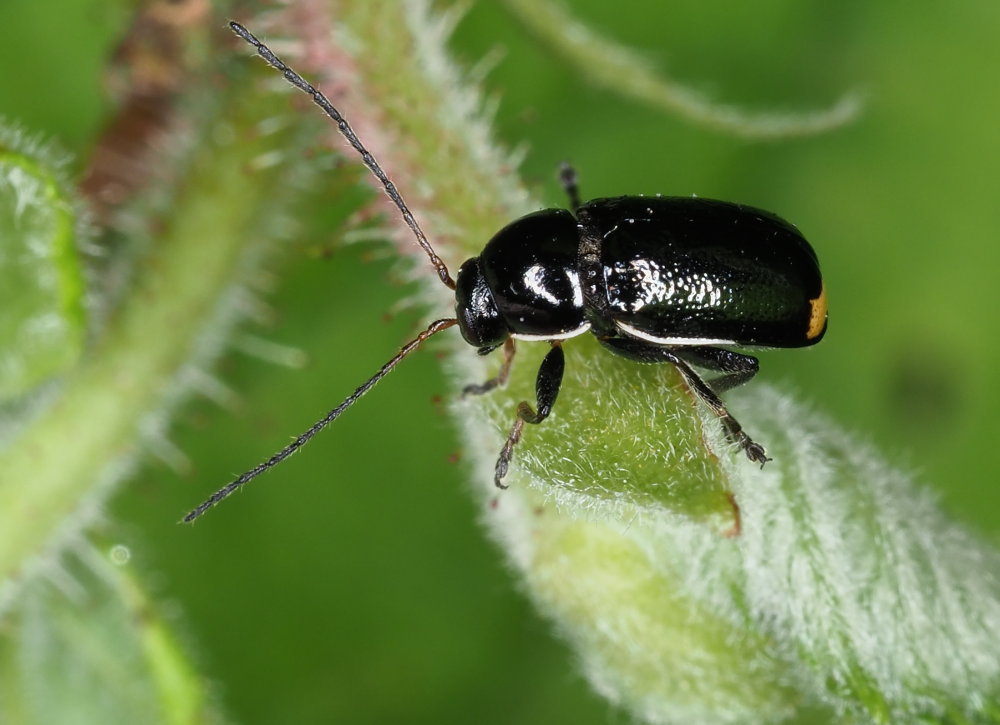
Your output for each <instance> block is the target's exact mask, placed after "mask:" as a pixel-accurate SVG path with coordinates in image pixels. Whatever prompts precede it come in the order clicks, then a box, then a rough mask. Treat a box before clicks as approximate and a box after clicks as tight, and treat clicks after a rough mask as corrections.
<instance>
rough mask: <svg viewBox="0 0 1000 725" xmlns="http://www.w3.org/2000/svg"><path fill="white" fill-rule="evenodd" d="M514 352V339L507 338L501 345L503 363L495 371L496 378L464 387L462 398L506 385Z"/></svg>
mask: <svg viewBox="0 0 1000 725" xmlns="http://www.w3.org/2000/svg"><path fill="white" fill-rule="evenodd" d="M516 351H517V350H516V349H515V347H514V338H513V337H508V338H507V341H506V342H504V344H503V362H502V363H500V370H498V371H497V374H496V377H492V378H490V379H489V380H487V381H486V382H485V383H479V384H476V383H473V384H472V385H466V386H465V387H464V388H462V397H463V398H464V397H465V396H466V395H483V394H484V393H488V392H490V391H491V390H493V388H497V387H500V388H502V387H503V386H504V385H506V384H507V378H508V376H509V375H510V364H511V362H512V361H513V360H514V353H515V352H516Z"/></svg>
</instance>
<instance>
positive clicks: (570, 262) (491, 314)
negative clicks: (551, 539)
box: [184, 23, 827, 522]
mask: <svg viewBox="0 0 1000 725" xmlns="http://www.w3.org/2000/svg"><path fill="white" fill-rule="evenodd" d="M230 27H231V28H232V30H233V31H234V32H235V33H236V34H237V35H239V36H240V37H241V38H242V39H243V40H245V41H246V42H248V43H250V44H251V45H252V46H254V47H255V48H256V49H257V53H258V54H259V55H260V56H261V57H262V58H264V60H266V61H267V62H268V63H270V64H271V65H272V66H273V67H274V68H276V69H277V70H279V71H280V72H281V73H282V74H283V75H284V77H285V79H286V80H288V81H289V82H290V83H292V84H293V85H295V86H296V87H298V88H299V89H301V90H303V91H305V92H306V93H308V94H309V95H310V96H311V97H312V99H313V101H314V102H315V103H316V104H317V105H318V106H319V107H320V108H321V109H323V111H324V112H325V113H326V114H327V115H328V116H329V117H330V118H331V119H333V120H334V122H336V124H337V126H338V128H339V129H340V132H341V133H342V134H343V135H344V137H345V138H346V139H347V140H348V142H349V143H350V144H351V145H352V146H353V147H354V148H355V149H356V150H357V151H358V153H360V154H361V158H362V160H363V161H364V163H365V165H366V166H367V167H368V168H369V170H371V172H372V173H373V174H374V175H375V176H376V177H377V178H378V180H379V181H380V182H381V183H382V185H383V186H384V187H385V191H386V193H387V194H388V195H389V198H390V199H392V201H393V203H394V204H395V205H396V207H398V209H399V211H400V213H401V214H402V216H403V219H404V220H405V221H406V223H407V225H408V226H409V227H410V229H411V230H412V231H413V233H414V235H415V236H416V238H417V242H418V243H419V244H420V246H421V248H422V249H423V250H424V252H425V253H426V254H427V256H428V258H429V259H430V261H431V264H432V265H433V266H434V269H435V271H436V272H437V274H438V277H439V278H440V279H441V282H442V283H443V284H445V285H446V286H447V287H449V288H450V289H453V290H455V298H456V303H455V315H456V316H455V317H454V318H444V319H440V320H436V321H435V322H433V323H431V324H430V325H429V326H428V327H427V329H426V330H424V331H423V332H421V333H420V335H418V336H417V337H416V338H415V339H413V340H411V341H410V342H409V343H407V344H406V345H405V346H403V348H402V349H401V350H400V351H399V353H397V354H396V356H395V357H393V358H392V359H391V360H389V361H388V362H387V363H386V364H385V365H383V366H382V368H381V369H380V370H379V371H378V372H377V373H376V374H375V375H374V376H373V377H372V378H370V379H369V380H368V381H367V382H365V383H364V384H363V385H361V386H360V387H359V388H358V389H357V390H355V391H354V392H353V393H352V394H351V395H350V396H348V398H347V399H346V400H344V401H343V402H342V403H341V404H340V405H338V406H337V407H336V408H334V409H333V410H331V411H330V412H329V413H327V415H326V416H324V417H323V418H322V419H320V420H319V421H317V422H316V423H315V424H313V426H312V427H311V428H309V429H308V430H307V431H305V432H304V433H302V434H301V435H300V436H298V437H297V438H296V439H295V440H294V441H293V442H292V443H290V444H289V445H288V446H286V447H285V448H283V449H282V450H281V451H279V452H278V453H276V454H275V455H273V456H272V457H271V458H269V459H268V460H266V461H264V462H263V463H261V464H259V465H258V466H256V467H254V468H252V469H250V470H249V471H247V472H246V473H244V474H243V475H241V476H240V477H238V478H237V479H235V480H234V481H232V482H231V483H229V484H228V485H226V486H225V487H223V488H222V489H220V490H219V491H217V492H216V493H215V494H213V495H212V496H211V497H210V498H208V499H207V500H206V501H205V502H204V503H202V504H201V505H199V506H198V507H197V508H195V509H194V510H193V511H191V512H190V513H189V514H188V515H187V516H185V517H184V521H186V522H190V521H193V520H194V519H196V518H198V517H199V516H201V515H202V514H203V513H205V511H207V510H208V509H209V508H211V507H212V506H214V505H215V504H217V503H218V502H219V501H221V500H222V499H224V498H226V497H227V496H228V495H229V494H231V493H232V492H233V491H235V490H237V489H238V488H239V487H240V486H242V485H243V484H245V483H247V482H248V481H250V480H251V479H253V478H255V477H256V476H258V475H259V474H261V473H263V472H264V471H266V470H268V469H269V468H272V467H273V466H275V465H277V464H278V463H280V462H281V461H283V460H284V459H285V458H287V457H288V456H290V455H291V454H292V453H294V452H295V451H297V450H298V449H299V448H301V447H302V446H303V445H305V443H306V442H308V441H309V440H310V439H311V438H312V437H313V436H314V435H316V434H317V433H318V432H319V431H320V430H322V429H323V428H325V427H326V426H327V425H329V424H330V423H332V422H333V421H334V420H336V419H337V418H338V417H339V416H340V414H341V413H343V412H344V411H345V410H347V408H349V407H350V406H351V405H353V404H354V403H355V402H356V401H357V400H358V398H360V397H361V396H362V395H364V394H365V393H366V392H368V391H369V390H370V389H371V388H372V387H374V386H375V384H376V383H378V382H379V381H380V380H381V379H382V378H383V377H385V376H386V375H387V374H388V373H389V372H390V371H391V370H392V369H393V368H394V367H395V366H396V365H397V364H398V363H399V362H400V361H401V360H402V359H403V358H404V357H406V356H407V355H408V354H409V353H410V352H412V351H413V350H414V349H416V348H417V347H418V346H419V345H420V344H421V343H423V342H424V340H426V339H427V338H429V337H431V336H432V335H434V334H436V333H438V332H440V331H441V330H445V329H447V328H449V327H453V326H454V325H458V327H459V330H460V331H461V333H462V337H463V338H465V341H466V342H468V343H469V344H470V345H472V346H474V347H476V348H478V352H479V354H481V355H485V354H487V353H489V352H492V351H493V350H496V349H497V348H498V347H500V346H503V348H504V357H503V363H502V365H501V367H500V371H499V373H498V374H497V376H496V377H494V378H492V379H490V380H488V381H486V382H485V383H483V384H481V385H470V386H468V387H466V388H465V390H464V394H482V393H485V392H488V391H490V390H492V389H493V388H495V387H497V386H498V385H503V384H504V382H505V381H506V379H507V376H508V373H509V372H510V366H511V361H512V360H513V357H514V351H515V346H514V341H515V340H539V341H546V342H548V343H549V344H550V345H551V348H552V349H551V350H550V351H549V352H548V354H547V355H546V356H545V358H544V360H543V361H542V364H541V367H540V368H539V370H538V377H537V381H536V384H535V395H536V398H537V410H535V409H534V408H532V407H531V405H530V404H529V403H528V402H526V401H522V402H521V403H520V405H518V408H517V417H516V419H515V421H514V424H513V426H512V427H511V430H510V433H509V434H508V436H507V441H506V443H505V444H504V446H503V449H502V450H501V451H500V456H499V458H498V459H497V464H496V474H495V477H494V482H495V483H496V485H497V486H498V487H499V488H506V486H505V485H504V484H503V478H504V476H505V475H506V474H507V469H508V466H509V465H510V460H511V456H512V454H513V450H514V446H515V445H516V444H517V442H518V441H519V440H520V438H521V432H522V428H523V427H524V424H525V423H541V422H542V421H543V420H545V419H546V418H547V417H548V416H549V414H550V413H551V411H552V406H553V405H554V404H555V401H556V397H557V396H558V394H559V386H560V384H561V382H562V376H563V369H564V355H563V349H562V341H563V340H565V339H567V338H570V337H575V336H577V335H581V334H583V333H585V332H588V331H589V332H591V333H592V334H594V335H595V336H596V337H597V339H598V341H599V342H600V343H601V344H602V345H603V346H604V347H606V348H608V349H609V350H610V351H611V352H613V353H615V354H617V355H622V356H624V357H627V358H629V359H631V360H635V361H637V362H642V363H664V362H666V363H671V364H673V365H674V366H675V367H676V368H677V370H678V371H679V372H680V373H681V375H682V377H683V378H684V380H685V381H686V382H687V384H688V386H689V387H690V388H691V389H692V390H693V391H694V392H695V393H697V395H698V396H699V397H700V398H701V399H702V400H703V401H705V403H707V404H708V405H709V407H711V408H712V410H713V411H715V413H716V415H718V416H719V419H720V420H721V422H722V425H723V427H724V430H725V432H726V434H727V436H728V437H729V439H730V440H732V441H733V442H734V443H736V444H738V445H739V446H740V447H741V448H742V449H743V451H744V452H745V453H746V455H747V457H748V458H749V459H750V460H751V461H754V462H757V463H760V464H761V465H763V464H764V463H766V462H767V461H768V460H770V459H768V458H767V454H766V452H765V450H764V447H763V446H761V445H760V444H758V443H755V442H754V441H753V440H751V438H750V437H749V436H748V435H747V434H746V433H745V432H744V431H743V429H742V427H741V426H740V424H739V423H737V422H736V420H735V419H734V418H733V416H732V415H730V414H729V412H728V411H727V410H726V406H725V404H724V403H723V402H722V400H721V399H720V398H719V396H718V393H719V392H722V391H725V390H728V389H729V388H732V387H734V386H737V385H740V384H742V383H745V382H747V381H748V380H750V379H751V378H752V377H753V376H754V375H755V374H756V373H757V369H758V364H757V359H756V358H753V357H751V356H749V355H743V354H740V353H736V352H732V351H730V350H726V349H724V348H721V347H717V346H718V345H737V346H740V345H751V346H757V347H804V346H806V345H813V344H815V343H817V342H819V341H820V339H822V337H823V334H824V333H825V332H826V320H827V308H826V292H825V289H824V287H823V281H822V278H821V276H820V272H819V264H818V262H817V261H816V254H815V253H814V252H813V250H812V248H811V247H810V246H809V243H808V242H806V240H805V239H804V238H803V237H802V235H801V234H799V232H798V230H796V229H795V227H793V226H792V225H791V224H789V223H788V222H786V221H784V220H782V219H780V218H779V217H777V216H775V215H774V214H770V213H769V212H766V211H761V210H760V209H755V208H753V207H749V206H742V205H739V204H732V203H730V202H725V201H714V200H711V199H698V198H693V197H692V198H688V197H643V196H623V197H617V198H613V199H593V200H591V201H589V202H587V203H585V204H581V203H580V198H579V193H578V190H577V181H576V175H575V173H574V172H573V170H572V169H571V168H570V167H568V166H564V167H563V168H562V170H561V174H560V177H561V181H562V184H563V187H564V188H565V189H566V192H567V194H568V195H569V199H570V206H571V208H572V211H567V210H565V209H544V210H542V211H537V212H534V213H532V214H528V215H527V216H524V217H521V218H520V219H517V220H515V221H513V222H511V223H510V224H508V225H507V226H506V227H504V228H503V229H501V230H500V231H499V232H497V234H496V235H494V237H493V238H492V239H491V240H490V241H489V242H488V243H487V244H486V246H485V247H484V248H483V251H482V253H481V254H480V255H479V256H478V257H474V258H472V259H469V260H468V261H466V262H465V263H464V264H463V265H462V266H461V268H460V269H459V271H458V278H457V280H453V279H452V277H451V274H450V273H449V272H448V268H447V267H446V266H445V264H444V262H443V261H442V260H441V258H440V257H438V255H437V254H436V253H435V252H434V249H433V248H432V247H431V245H430V243H429V242H428V241H427V238H426V236H424V233H423V231H421V229H420V226H419V225H418V224H417V222H416V220H415V219H414V217H413V215H412V214H411V213H410V210H409V208H408V207H407V206H406V203H405V202H404V201H403V199H402V197H401V196H400V194H399V192H398V191H397V190H396V187H395V186H394V185H393V183H392V182H391V181H390V180H389V178H388V176H387V175H386V174H385V172H384V171H383V170H382V168H381V167H380V166H379V164H378V162H377V161H376V160H375V158H374V157H373V156H372V155H371V153H369V151H368V150H367V149H366V148H365V146H364V145H363V144H362V143H361V141H360V140H359V139H358V137H357V135H355V133H354V131H353V130H352V129H351V127H350V125H349V124H348V123H347V121H346V120H345V119H344V117H343V116H341V115H340V113H339V111H337V109H336V108H334V107H333V105H332V104H331V103H330V101H329V100H328V99H327V98H326V96H324V95H323V94H322V93H320V92H319V91H318V90H316V89H315V88H314V87H313V86H311V85H310V84H309V83H307V82H306V81H305V80H304V79H303V78H302V77H301V76H300V75H299V74H298V73H296V72H295V71H293V70H292V69H290V68H289V67H288V66H287V65H285V64H284V63H283V62H282V61H281V60H280V59H279V58H278V57H277V56H275V55H274V53H272V52H271V50H270V49H269V48H268V47H267V46H265V45H264V44H263V43H261V42H260V41H259V40H257V38H256V37H254V36H253V35H252V34H251V33H250V32H249V31H248V30H247V29H246V28H244V27H243V26H241V25H239V24H238V23H230ZM692 365H697V366H699V367H702V368H705V369H708V370H711V371H715V372H719V373H721V375H719V376H718V377H716V378H715V379H713V380H712V381H711V384H709V383H708V382H706V381H705V380H703V379H702V378H701V377H700V376H699V375H698V373H697V372H695V370H694V368H693V367H692Z"/></svg>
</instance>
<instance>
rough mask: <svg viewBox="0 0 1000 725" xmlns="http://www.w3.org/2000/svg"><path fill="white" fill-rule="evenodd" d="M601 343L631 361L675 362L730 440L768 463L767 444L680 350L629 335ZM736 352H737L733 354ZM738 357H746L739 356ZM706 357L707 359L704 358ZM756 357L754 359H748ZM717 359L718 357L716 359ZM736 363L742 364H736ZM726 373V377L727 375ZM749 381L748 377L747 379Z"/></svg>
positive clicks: (754, 460)
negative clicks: (750, 430)
mask: <svg viewBox="0 0 1000 725" xmlns="http://www.w3.org/2000/svg"><path fill="white" fill-rule="evenodd" d="M598 339H599V341H600V342H601V344H602V345H604V346H605V347H607V348H609V349H611V350H613V351H614V352H616V353H618V354H619V355H622V356H624V357H627V358H629V359H631V360H635V361H637V362H646V363H662V362H669V363H673V365H674V367H676V368H677V370H678V371H679V372H680V374H681V376H682V377H683V378H684V381H685V382H686V383H687V384H688V387H689V388H691V390H693V391H694V392H695V393H697V394H698V397H699V398H701V399H702V400H703V401H705V403H706V404H707V405H708V407H710V408H711V409H712V410H713V411H715V414H716V415H717V416H719V420H720V421H721V422H722V427H723V428H724V429H725V431H726V435H727V436H728V437H729V439H730V440H731V441H733V442H734V443H736V444H738V445H739V446H740V448H742V449H743V452H744V453H746V454H747V458H749V459H750V460H751V461H753V462H755V463H759V464H760V465H761V467H763V466H764V464H765V463H767V462H768V461H769V460H771V459H770V458H768V457H767V451H766V450H764V446H762V445H761V444H760V443H755V442H754V441H753V440H752V439H751V438H750V436H748V435H747V434H746V433H745V432H744V430H743V426H741V425H740V424H739V422H738V421H737V420H736V418H734V417H733V416H732V414H730V412H729V411H728V410H726V404H725V403H723V402H722V399H721V398H720V397H719V396H718V395H717V394H716V392H715V391H714V390H712V387H711V386H710V385H709V384H708V383H706V382H705V381H704V380H702V379H701V378H700V377H699V376H698V373H696V372H695V371H694V369H692V367H691V366H690V365H689V364H688V363H687V362H685V361H684V360H683V359H682V358H681V356H680V353H679V351H678V350H676V349H672V348H666V347H654V346H652V345H650V344H649V343H646V342H644V341H642V340H633V339H631V338H626V337H611V338H603V339H602V338H598ZM691 349H693V348H688V349H687V350H686V352H688V353H690V351H691ZM700 349H701V350H706V349H709V348H700ZM733 355H736V353H733ZM738 357H747V358H749V356H743V355H740V356H738ZM703 359H704V358H703ZM749 359H751V360H752V359H753V358H749ZM716 361H717V360H716ZM754 363H756V360H754ZM736 364H737V365H738V364H739V363H736ZM709 367H711V365H709ZM741 374H743V375H745V374H746V372H744V373H739V372H736V373H735V375H737V376H740V375H741ZM725 377H727V376H723V378H725ZM746 379H747V380H748V379H749V377H747V378H746Z"/></svg>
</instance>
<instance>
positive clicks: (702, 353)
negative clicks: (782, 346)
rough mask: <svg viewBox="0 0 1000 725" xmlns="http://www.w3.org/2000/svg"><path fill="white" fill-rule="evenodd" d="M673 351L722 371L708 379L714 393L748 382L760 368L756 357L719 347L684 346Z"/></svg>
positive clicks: (707, 367) (703, 365)
mask: <svg viewBox="0 0 1000 725" xmlns="http://www.w3.org/2000/svg"><path fill="white" fill-rule="evenodd" d="M674 352H675V353H676V354H677V356H678V357H680V358H682V359H684V360H687V361H688V362H689V363H692V364H693V365H700V366H701V367H703V368H706V369H708V370H714V371H716V372H720V373H723V374H722V375H720V376H719V377H717V378H713V379H712V380H711V381H709V385H710V386H711V387H712V390H714V391H715V392H716V393H724V392H726V391H727V390H732V389H733V388H736V387H739V386H740V385H743V383H746V382H749V381H750V380H751V379H752V378H753V377H754V376H755V375H756V374H757V371H758V370H759V369H760V364H759V363H758V362H757V358H755V357H752V356H751V355H741V354H740V353H738V352H733V351H732V350H726V349H724V348H721V347H701V346H696V347H685V348H678V349H675V350H674Z"/></svg>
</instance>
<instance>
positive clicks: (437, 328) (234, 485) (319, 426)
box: [183, 318, 458, 524]
mask: <svg viewBox="0 0 1000 725" xmlns="http://www.w3.org/2000/svg"><path fill="white" fill-rule="evenodd" d="M457 322H458V320H456V319H455V318H445V319H441V320H435V321H434V322H432V323H431V324H430V326H429V327H428V328H427V329H426V330H424V331H423V332H421V333H420V334H419V335H417V336H416V337H415V338H413V339H412V340H410V341H409V342H408V343H406V344H405V345H403V347H402V349H401V350H400V351H399V352H398V353H396V355H395V356H394V357H393V358H392V359H391V360H389V362H387V363H386V364H385V365H383V366H382V367H381V369H380V370H379V371H378V372H377V373H375V374H374V375H373V376H372V377H371V378H369V379H368V381H367V382H365V383H364V384H363V385H361V387H359V388H358V389H357V390H355V391H354V392H353V393H351V394H350V395H349V396H347V399H346V400H344V402H342V403H341V404H340V405H338V406H337V407H336V408H334V409H333V410H331V411H330V412H329V413H327V414H326V415H325V416H323V417H322V418H320V419H319V420H318V421H316V422H315V423H313V424H312V426H311V427H310V428H309V429H308V430H307V431H305V432H304V433H302V434H301V435H299V436H298V437H297V438H296V439H295V440H294V441H292V442H291V443H289V444H288V445H287V446H285V447H284V448H282V449H281V450H280V451H278V452H277V453H275V454H274V455H273V456H271V457H270V458H268V459H267V460H266V461H264V462H263V463H260V464H258V465H256V466H254V467H253V468H251V469H250V470H249V471H247V472H245V473H243V474H242V475H241V476H239V478H236V479H234V480H233V481H231V482H230V483H227V484H226V485H225V486H223V487H222V488H220V489H219V490H218V491H216V492H215V493H213V494H212V495H211V496H209V497H208V498H207V499H205V501H204V502H202V503H201V504H199V506H198V507H197V508H195V509H193V510H192V511H191V512H190V513H188V515H187V516H185V517H184V518H183V522H184V523H186V524H189V523H191V522H192V521H194V520H195V519H196V518H198V517H199V516H201V515H202V514H203V513H205V512H206V511H208V510H209V509H210V508H212V507H213V506H215V504H217V503H219V502H220V501H221V500H222V499H224V498H226V497H227V496H229V495H230V494H231V493H233V492H234V491H236V490H237V489H238V488H240V487H241V486H242V485H243V484H245V483H249V482H250V481H252V480H253V479H255V478H257V476H259V475H260V474H262V473H264V472H265V471H267V470H268V469H271V468H274V467H275V466H277V465H278V464H279V463H281V462H282V461H283V460H285V459H286V458H288V457H289V456H290V455H292V454H293V453H295V451H297V450H298V449H299V448H301V447H302V446H304V445H305V444H306V443H308V442H309V440H310V439H311V438H312V437H313V436H314V435H316V434H317V433H319V432H320V431H321V430H323V429H324V428H326V427H327V426H328V425H330V423H332V422H333V421H335V420H336V419H337V418H339V417H340V414H341V413H343V412H344V411H345V410H347V409H348V408H350V407H351V406H352V405H354V404H355V403H356V402H357V401H358V398H360V397H361V396H362V395H364V394H365V393H367V392H368V391H369V390H371V389H372V388H373V387H375V384H376V383H378V381H380V380H381V379H382V378H384V377H385V376H386V375H388V374H389V372H390V371H391V370H392V369H393V368H394V367H396V365H397V364H398V363H399V361H400V360H402V359H403V358H404V357H406V356H407V355H409V354H410V353H411V352H413V351H414V350H416V349H417V348H418V347H419V346H420V344H421V343H423V342H424V340H426V339H427V338H429V337H431V336H432V335H436V334H437V333H439V332H441V330H447V329H448V328H449V327H451V326H453V325H455V324H456V323H457Z"/></svg>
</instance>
